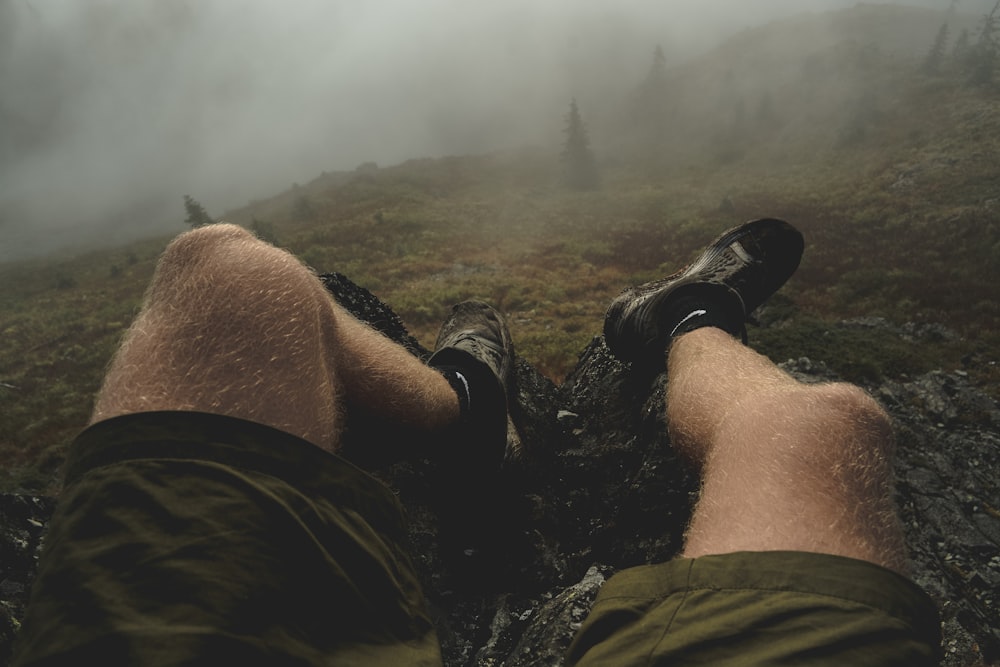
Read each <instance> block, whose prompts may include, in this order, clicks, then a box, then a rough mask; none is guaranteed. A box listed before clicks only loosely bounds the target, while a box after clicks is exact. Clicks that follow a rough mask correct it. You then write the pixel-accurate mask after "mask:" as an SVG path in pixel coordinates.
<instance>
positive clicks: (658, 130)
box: [635, 44, 670, 150]
mask: <svg viewBox="0 0 1000 667" xmlns="http://www.w3.org/2000/svg"><path fill="white" fill-rule="evenodd" d="M669 101H670V91H669V85H668V82H667V58H666V56H664V55H663V47H661V46H660V45H659V44H657V46H656V50H655V51H653V62H652V63H651V64H650V66H649V71H648V72H647V73H646V78H644V79H643V80H642V83H641V84H640V85H639V91H638V95H637V96H636V108H635V116H636V118H635V120H636V124H637V128H638V129H639V131H640V132H641V134H642V135H643V136H642V137H641V138H640V140H641V141H642V143H643V144H644V145H646V146H647V147H651V148H653V149H654V150H658V149H659V148H660V145H661V144H662V142H663V139H664V137H665V135H666V125H667V105H668V103H669Z"/></svg>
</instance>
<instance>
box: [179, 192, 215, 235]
mask: <svg viewBox="0 0 1000 667" xmlns="http://www.w3.org/2000/svg"><path fill="white" fill-rule="evenodd" d="M184 210H185V211H186V212H187V217H186V218H185V219H184V222H186V223H187V224H189V225H190V226H191V229H195V228H196V227H204V226H205V225H211V224H213V223H214V222H215V220H213V219H212V216H210V215H209V214H208V211H206V210H205V207H204V206H202V205H201V204H199V203H198V202H197V201H196V200H195V199H194V197H192V196H191V195H184Z"/></svg>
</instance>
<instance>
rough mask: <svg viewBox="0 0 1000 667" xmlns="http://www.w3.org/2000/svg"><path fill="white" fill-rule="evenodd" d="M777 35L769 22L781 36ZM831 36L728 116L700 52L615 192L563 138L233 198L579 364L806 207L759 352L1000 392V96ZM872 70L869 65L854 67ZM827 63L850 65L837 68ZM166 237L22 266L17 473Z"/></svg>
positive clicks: (553, 362) (404, 286) (542, 351)
mask: <svg viewBox="0 0 1000 667" xmlns="http://www.w3.org/2000/svg"><path fill="white" fill-rule="evenodd" d="M858 11H866V12H867V11H871V8H864V7H863V8H861V9H859V10H858ZM844 16H846V15H841V16H840V18H841V19H842V20H846V19H844ZM868 18H869V19H871V17H868ZM925 18H926V17H925ZM921 20H924V19H921ZM869 23H870V20H869ZM778 28H780V25H779V26H778V27H772V28H769V29H768V31H773V30H777V29H778ZM796 29H797V30H801V26H798V27H797V28H796ZM768 31H765V32H763V33H761V35H760V36H759V39H761V40H764V42H765V43H772V42H773V40H774V37H775V34H774V33H773V32H768ZM740 39H741V40H743V41H744V42H746V41H747V40H749V41H750V43H753V35H749V36H748V35H743V36H741V37H740ZM929 40H930V38H928V43H929ZM728 48H733V47H732V46H730V47H728ZM740 49H741V50H742V52H746V51H747V49H750V47H749V46H747V44H746V43H741V44H740ZM818 53H819V55H817V56H816V57H814V58H812V59H806V60H807V62H808V66H807V68H806V69H805V70H802V71H791V72H790V71H788V70H787V69H786V70H783V71H781V72H776V73H775V76H774V77H772V78H769V79H762V80H761V81H760V82H758V83H757V84H756V85H757V87H756V88H753V89H749V88H748V89H747V90H746V91H736V92H733V91H732V90H729V91H728V93H727V94H733V95H736V96H737V97H733V98H732V99H737V98H739V96H743V97H742V99H745V100H747V101H746V102H742V103H741V104H740V105H739V106H741V107H744V108H748V109H749V108H752V105H753V104H754V102H753V100H752V99H751V98H750V97H749V95H750V94H751V93H752V92H754V91H758V92H759V91H760V90H766V91H768V92H769V93H771V94H772V96H773V99H775V100H780V101H781V104H780V105H778V106H779V111H778V112H777V113H776V114H774V115H773V116H769V118H768V119H767V121H768V122H766V123H753V122H748V121H747V117H749V114H742V115H736V116H732V117H727V116H723V117H722V119H721V120H713V121H706V120H705V117H706V116H705V114H704V113H703V111H704V105H705V104H707V102H706V99H707V98H704V97H699V96H698V94H697V93H696V92H695V90H694V89H693V88H691V86H693V85H694V84H693V83H692V82H693V81H698V82H699V83H698V88H699V89H706V88H711V86H706V85H705V83H704V82H705V81H706V80H707V79H706V78H705V77H708V76H709V75H707V74H704V72H709V71H713V70H715V71H718V72H722V74H719V75H718V76H720V77H722V78H723V79H724V80H727V81H728V80H731V79H732V77H731V75H729V74H727V73H726V72H728V70H726V69H725V68H724V67H721V66H720V65H719V62H723V61H722V60H718V59H720V58H723V57H724V56H725V54H726V49H725V48H724V49H721V50H720V51H719V52H718V53H716V54H712V55H710V56H709V57H707V58H706V59H703V60H702V61H699V62H698V63H694V64H692V65H691V66H690V67H689V68H687V69H680V70H678V71H677V72H676V80H675V83H676V85H677V89H678V99H680V100H682V101H683V102H682V103H679V104H678V107H677V108H676V110H675V117H674V118H675V122H674V126H673V128H674V130H675V131H674V134H673V135H672V136H671V137H669V138H668V146H669V148H670V150H668V151H666V157H664V156H662V155H661V156H660V157H659V158H658V159H655V160H646V161H642V162H637V161H629V160H615V161H613V162H612V161H608V162H606V163H605V164H604V166H603V186H602V188H601V189H600V190H599V191H597V192H590V193H575V192H569V191H566V190H564V189H562V188H560V187H559V185H558V163H557V162H556V161H555V160H554V159H553V158H552V157H551V156H549V155H548V154H540V153H531V152H522V153H507V154H498V155H493V156H479V157H461V158H448V159H441V160H418V161H412V162H408V163H405V164H403V165H399V166H397V167H391V168H387V169H380V170H374V171H359V172H357V173H350V174H332V175H324V176H322V177H320V178H318V179H316V181H314V182H313V183H310V184H307V185H305V186H302V187H297V188H294V189H293V190H290V191H288V192H285V193H282V194H281V195H278V196H276V197H273V198H271V199H268V200H264V201H261V202H257V203H255V204H254V205H252V206H249V207H247V208H245V209H241V210H238V211H232V212H230V213H229V214H227V216H226V217H227V219H230V220H232V221H234V222H239V223H241V224H245V225H248V226H249V225H250V224H251V222H252V220H253V219H257V220H263V221H266V222H268V223H270V224H272V225H273V226H274V229H275V231H276V233H277V236H278V239H279V242H280V244H281V245H283V246H285V247H287V248H289V249H290V250H291V251H293V252H295V253H297V254H298V255H299V256H301V257H302V258H303V259H304V260H305V261H306V262H307V263H309V264H310V265H311V266H313V267H315V268H316V269H318V270H320V271H329V270H336V271H341V272H343V273H345V274H347V275H348V276H350V277H351V278H352V279H354V280H355V281H356V282H358V283H360V284H362V285H364V286H366V287H368V288H370V289H371V290H372V291H374V292H375V293H376V294H377V295H379V296H380V297H382V298H383V299H384V300H385V301H386V302H388V303H389V304H390V305H391V306H393V307H394V308H395V309H396V310H397V311H398V312H399V313H400V314H401V315H402V316H403V318H404V320H405V321H406V322H407V323H408V325H409V326H410V327H411V329H412V331H413V332H414V334H415V335H417V337H418V338H420V339H421V340H422V341H423V342H424V344H425V345H427V346H432V345H433V341H434V336H435V335H436V331H437V327H438V325H439V323H440V322H441V321H442V320H443V318H444V317H445V315H446V313H447V310H448V308H449V307H450V305H451V304H452V303H454V302H456V301H459V300H461V299H464V298H469V297H480V298H484V299H487V300H489V301H491V302H492V303H494V304H496V305H497V306H498V307H500V308H501V309H502V310H503V311H504V312H505V313H506V314H507V315H508V317H509V320H510V325H511V329H512V331H513V335H514V338H515V341H516V344H517V347H518V350H519V352H520V353H521V354H522V355H523V356H525V357H526V358H527V359H528V360H529V361H530V362H532V363H533V364H535V365H536V367H538V368H539V369H540V370H541V371H542V372H543V373H546V374H547V375H549V376H550V377H552V378H553V379H554V380H557V381H558V380H559V379H561V377H562V376H563V375H564V374H565V373H566V372H567V371H568V370H569V369H570V368H571V367H572V365H573V363H574V362H575V359H576V355H577V354H578V353H579V351H581V350H582V348H583V347H584V345H585V344H586V343H587V342H588V341H589V340H590V339H591V337H592V336H593V335H595V334H597V333H599V331H600V328H601V323H602V318H603V313H604V308H605V306H606V304H607V302H608V300H609V299H610V298H611V297H613V296H614V295H615V294H616V293H617V292H618V291H619V290H620V289H621V288H622V287H623V286H625V285H627V284H629V283H633V282H636V281H642V280H647V279H650V278H653V277H657V276H660V275H662V274H663V273H664V272H669V271H673V270H674V269H675V268H677V266H678V265H679V264H681V263H683V262H685V261H687V260H688V259H690V257H691V256H692V254H693V253H695V252H696V251H697V250H698V248H699V247H701V246H702V245H703V244H704V243H705V242H706V241H708V240H710V239H711V238H712V237H713V236H715V234H717V233H718V232H719V231H720V230H722V229H724V228H725V227H727V226H730V225H732V224H735V223H737V222H739V221H742V220H744V219H747V218H751V217H759V216H764V215H770V216H777V217H784V218H786V219H788V220H790V221H792V222H793V223H795V224H796V225H798V226H799V227H801V229H802V230H803V232H804V234H805V236H806V239H807V244H808V246H807V253H806V256H805V257H804V259H803V263H802V266H801V269H800V271H799V272H798V273H797V275H796V276H795V277H794V278H793V279H792V281H791V282H790V283H789V285H788V286H787V288H786V289H785V290H783V292H782V294H781V295H780V297H779V298H778V299H776V300H775V301H776V305H775V307H774V308H772V310H771V312H770V313H769V315H768V318H769V319H770V320H777V321H779V322H780V324H781V326H778V327H772V328H769V329H765V330H761V331H759V332H751V336H752V337H753V339H754V340H755V341H756V343H757V346H758V347H759V348H760V349H762V350H763V351H764V352H765V353H768V354H770V355H771V356H772V357H773V358H775V359H777V360H783V359H785V358H787V357H789V356H799V355H808V356H811V357H814V358H817V359H824V360H826V361H828V363H830V364H831V365H833V366H834V367H835V368H836V369H837V370H839V371H840V372H841V373H843V374H844V375H845V376H847V377H848V378H851V379H855V380H865V379H869V378H873V377H876V376H878V375H879V374H881V373H887V374H889V375H891V376H897V377H898V376H901V375H904V374H911V375H912V374H913V373H917V372H921V371H924V370H927V369H929V368H934V367H945V368H960V367H965V368H966V369H967V370H969V371H970V372H971V373H972V374H973V376H974V377H975V378H976V379H977V380H978V381H979V382H980V383H982V384H984V385H985V386H988V387H989V388H990V390H991V391H993V392H994V394H995V393H996V388H997V386H998V385H1000V382H998V381H1000V377H998V374H1000V372H998V370H997V368H996V366H995V365H991V363H992V362H995V360H996V357H997V351H998V349H1000V337H998V334H997V331H998V330H1000V327H998V325H1000V307H998V304H997V300H996V287H995V286H996V284H997V282H998V279H1000V229H998V224H997V222H996V218H997V215H998V214H1000V190H998V186H997V183H1000V173H998V170H1000V167H998V165H997V164H996V162H997V161H996V159H995V156H996V155H997V154H998V149H1000V146H998V145H997V144H998V142H1000V99H998V96H997V94H996V93H995V92H994V91H989V90H982V89H970V88H967V87H965V86H963V85H961V84H960V83H957V82H955V81H954V80H953V79H951V78H948V77H943V76H942V77H925V76H919V75H916V74H915V72H914V70H915V66H914V63H913V61H912V60H906V59H900V58H899V57H897V56H895V55H891V54H882V53H877V52H871V51H870V50H869V51H865V50H864V49H862V50H858V49H855V48H846V47H844V46H843V44H842V43H840V42H836V41H834V42H833V43H832V45H822V48H821V50H820V51H819V52H818ZM858 54H867V55H864V57H863V58H861V60H858V58H859V55H858ZM713 59H716V60H713ZM748 60H750V61H752V60H753V59H748ZM845 67H846V69H845ZM699 68H701V69H700V70H699ZM851 68H853V71H855V72H857V71H859V70H860V71H862V72H864V73H865V74H864V76H862V77H857V76H855V77H853V78H851V77H846V76H845V75H842V74H841V73H842V72H844V71H847V72H850V71H852V69H851ZM824 71H825V72H827V73H828V74H827V75H828V76H829V77H831V79H830V80H831V82H832V83H830V84H829V85H823V86H819V87H817V85H816V81H815V78H816V72H824ZM693 72H694V73H697V72H701V74H700V75H698V76H696V75H695V74H693ZM803 72H805V73H806V74H808V76H803ZM833 72H836V74H833ZM739 80H741V81H743V80H745V79H744V78H742V77H740V78H739ZM727 90H728V88H727ZM685 91H687V92H685ZM865 91H875V93H869V94H868V97H869V98H870V100H869V102H866V104H865V105H864V106H863V110H864V113H863V114H861V113H859V111H858V107H857V106H856V105H855V102H856V101H857V100H858V99H862V98H864V97H865ZM838 99H839V100H840V101H841V103H839V104H838V103H837V100H838ZM598 146H600V144H599V142H598ZM553 152H554V151H553ZM640 165H641V166H640ZM303 203H308V205H309V206H308V207H306V206H303V205H302V204H303ZM166 240H167V239H160V240H155V241H150V242H146V243H141V244H135V245H133V246H129V247H126V248H121V249H116V250H110V251H107V252H102V253H94V254H90V255H86V256H81V257H77V258H72V259H61V260H49V261H36V262H30V263H19V264H9V265H5V266H0V281H2V284H3V285H4V290H3V293H2V294H0V331H2V333H3V336H4V342H5V345H4V346H3V347H2V349H0V383H3V384H2V385H0V460H3V461H4V462H5V463H6V467H7V469H8V473H9V474H8V476H7V478H6V479H4V480H0V487H6V488H27V489H42V488H46V486H48V485H49V484H51V480H52V479H53V474H54V471H55V470H56V468H57V466H58V464H59V462H60V461H61V459H62V456H63V452H64V449H65V446H66V444H67V443H68V442H69V440H70V439H71V438H72V437H73V435H74V434H75V433H76V432H77V431H78V429H79V428H80V427H81V425H83V424H84V423H85V421H86V418H87V414H88V412H89V408H90V403H91V400H92V396H93V393H94V392H95V391H96V389H97V387H98V383H99V381H100V375H101V371H102V369H103V367H104V365H105V364H106V362H107V360H108V358H109V357H110V354H111V352H112V350H113V348H114V345H115V342H116V340H117V339H118V337H119V336H120V334H121V332H122V331H123V329H124V327H125V326H126V325H127V323H128V321H129V320H130V318H131V316H132V314H133V313H134V312H135V309H136V307H137V305H138V303H139V301H140V299H141V295H142V291H143V290H144V288H145V285H146V283H147V282H148V279H149V277H150V275H151V273H152V269H153V265H154V262H155V257H156V256H157V254H158V253H159V251H160V250H161V249H162V247H163V245H164V244H165V242H166ZM860 315H878V316H883V317H887V318H889V319H890V320H892V321H895V322H899V323H902V322H906V321H917V322H923V321H926V322H935V321H939V322H944V323H946V324H947V325H948V326H950V327H952V328H954V329H956V330H958V331H959V332H960V333H961V334H962V335H963V337H964V338H963V340H961V341H958V342H948V341H941V342H940V343H926V344H922V345H920V346H919V347H917V346H913V345H909V344H904V343H901V342H900V341H899V340H897V339H894V338H892V337H888V336H885V335H884V334H878V333H872V332H864V331H857V330H851V331H846V330H840V329H837V328H834V327H831V322H833V321H835V320H837V319H840V318H845V317H853V316H860Z"/></svg>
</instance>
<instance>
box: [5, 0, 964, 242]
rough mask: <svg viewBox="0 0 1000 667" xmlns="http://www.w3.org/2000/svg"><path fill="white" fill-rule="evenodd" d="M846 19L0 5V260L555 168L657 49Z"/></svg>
mask: <svg viewBox="0 0 1000 667" xmlns="http://www.w3.org/2000/svg"><path fill="white" fill-rule="evenodd" d="M853 4H854V0H850V1H847V0H843V1H841V0H815V1H806V0H759V1H754V2H747V0H670V1H666V0H551V1H542V0H504V1H503V2H499V1H497V2H487V1H486V0H482V1H478V0H476V1H470V0H419V1H418V0H295V1H290V2H283V3H279V2H273V1H271V0H253V1H250V0H186V1H185V0H170V1H164V0H85V1H83V0H46V1H45V2H42V1H41V0H0V90H2V91H3V92H2V95H0V261H3V260H9V259H12V258H17V257H26V256H30V255H33V254H37V253H40V252H47V251H50V250H55V249H60V248H62V247H66V246H70V245H73V244H77V243H80V242H81V241H88V242H93V241H95V240H96V241H99V242H100V243H102V244H109V243H118V242H122V241H124V240H127V239H129V238H133V237H136V236H140V235H145V234H149V233H151V232H153V231H169V230H180V229H181V228H182V220H183V205H182V199H181V198H182V195H183V194H191V195H193V196H194V197H195V198H196V199H198V200H199V201H201V202H202V203H203V204H204V205H205V206H206V207H207V208H208V210H209V211H210V212H212V213H213V214H216V215H219V214H221V213H222V212H223V211H224V210H225V209H226V208H229V207H235V206H240V205H243V204H245V203H247V201H248V200H250V199H252V198H256V197H265V196H269V195H271V194H274V193H276V192H278V191H281V190H284V189H286V188H288V187H289V186H290V185H291V184H292V183H293V182H300V183H304V182H307V181H309V180H311V179H312V178H314V177H315V176H317V175H319V174H320V172H322V171H330V170H346V169H353V168H354V167H355V166H357V165H358V164H360V163H362V162H366V161H376V162H377V163H379V164H380V165H386V164H393V163H397V162H400V161H403V160H405V159H408V158H412V157H428V156H430V157H433V156H439V155H447V154H464V153H478V152H485V151H491V150H501V149H509V148H516V147H520V146H526V145H542V146H546V145H549V144H552V145H553V150H558V141H559V137H560V133H559V129H560V128H561V124H562V115H563V114H564V113H565V110H566V107H567V104H568V101H569V99H570V98H571V97H573V96H582V97H584V98H586V96H587V95H591V96H593V95H594V94H596V93H595V90H594V88H593V82H594V81H601V82H603V83H602V85H607V86H610V87H611V88H614V86H616V85H617V86H620V87H621V89H622V90H625V89H626V88H628V87H630V86H634V85H635V84H636V83H637V82H638V81H639V80H640V79H641V77H642V75H643V73H644V72H645V70H646V68H647V67H648V65H649V61H650V56H651V53H652V50H653V49H654V47H655V46H656V45H657V44H661V45H662V46H663V48H664V50H665V52H666V54H667V58H668V61H670V62H671V63H676V62H678V61H681V60H683V59H685V58H688V57H691V56H693V55H696V54H698V53H700V52H704V51H707V50H708V49H710V48H712V47H713V46H714V45H716V44H718V43H719V42H720V41H721V40H722V39H724V38H725V37H726V36H728V35H731V34H733V33H735V32H737V31H739V30H741V29H743V28H745V27H749V26H754V25H759V24H762V23H765V22H768V21H771V20H773V19H775V18H779V17H782V16H787V15H790V14H793V13H801V12H806V11H812V12H816V11H824V10H828V9H837V8H842V7H848V6H851V5H853ZM909 4H921V5H922V6H930V7H934V6H937V7H940V8H942V9H943V8H946V7H947V6H948V5H949V4H951V3H950V2H947V1H945V0H940V1H938V2H932V1H929V0H928V1H925V2H916V0H914V1H913V2H911V3H909ZM976 5H977V3H975V2H973V0H967V1H966V2H963V3H960V8H961V9H963V10H970V11H972V10H975V9H977V7H974V6H976ZM607 92H608V94H614V93H616V92H619V91H615V90H608V91H607Z"/></svg>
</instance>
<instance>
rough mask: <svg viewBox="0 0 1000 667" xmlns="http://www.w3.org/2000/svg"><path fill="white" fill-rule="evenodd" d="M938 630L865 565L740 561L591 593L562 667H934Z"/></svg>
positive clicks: (740, 557)
mask: <svg viewBox="0 0 1000 667" xmlns="http://www.w3.org/2000/svg"><path fill="white" fill-rule="evenodd" d="M940 643H941V640H940V623H939V620H938V615H937V610H936V608H935V607H934V605H933V603H932V602H931V600H930V598H928V597H927V595H926V594H925V593H924V592H923V591H921V590H920V589H919V588H917V586H916V585H915V584H913V583H912V582H910V581H909V580H907V579H906V578H904V577H902V576H900V575H898V574H896V573H895V572H892V571H890V570H886V569H884V568H881V567H879V566H877V565H873V564H871V563H866V562H864V561H859V560H854V559H850V558H842V557H839V556H828V555H824V554H812V553H801V552H791V551H773V552H742V553H733V554H724V555H720V556H705V557H701V558H696V559H686V558H682V559H677V560H674V561H670V562H668V563H662V564H660V565H648V566H642V567H635V568H631V569H628V570H625V571H623V572H621V573H619V574H617V575H616V576H614V577H612V578H611V579H610V580H609V581H608V583H606V584H605V585H604V587H603V588H602V589H601V592H600V593H599V594H598V597H597V600H596V601H595V603H594V607H593V609H592V610H591V613H590V616H589V617H588V618H587V619H586V621H585V622H584V624H583V627H582V628H581V629H580V632H579V633H578V634H577V636H576V638H575V640H574V642H573V645H572V646H571V647H570V652H569V661H568V662H569V664H572V665H577V666H578V667H583V666H587V667H590V666H596V665H644V666H646V665H670V666H672V667H676V666H682V665H716V666H723V667H725V666H735V665H755V666H762V665H796V666H803V665H808V666H820V665H822V666H832V665H851V667H857V666H866V665H871V666H873V667H874V666H875V665H878V666H879V667H887V666H890V665H899V666H901V667H902V666H903V665H906V666H908V667H914V666H923V665H935V664H937V662H938V659H939V651H940Z"/></svg>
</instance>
